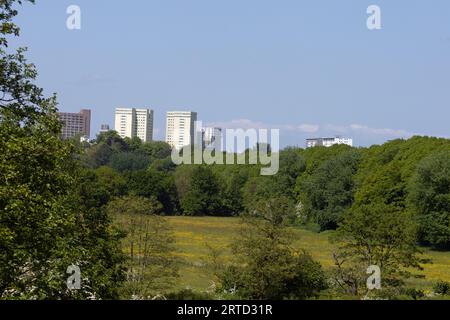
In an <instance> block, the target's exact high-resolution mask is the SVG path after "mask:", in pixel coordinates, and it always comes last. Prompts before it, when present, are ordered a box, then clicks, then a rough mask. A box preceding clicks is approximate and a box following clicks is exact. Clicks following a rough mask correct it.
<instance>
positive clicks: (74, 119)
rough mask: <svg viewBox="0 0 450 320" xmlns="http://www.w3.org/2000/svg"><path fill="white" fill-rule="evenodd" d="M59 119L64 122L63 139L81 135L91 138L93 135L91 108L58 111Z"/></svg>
mask: <svg viewBox="0 0 450 320" xmlns="http://www.w3.org/2000/svg"><path fill="white" fill-rule="evenodd" d="M58 116H59V120H60V121H61V122H62V124H63V127H62V133H61V137H62V138H63V139H70V138H73V137H75V136H77V135H78V136H80V137H83V138H87V139H89V138H90V136H91V110H89V109H82V110H81V111H80V112H78V113H74V112H58Z"/></svg>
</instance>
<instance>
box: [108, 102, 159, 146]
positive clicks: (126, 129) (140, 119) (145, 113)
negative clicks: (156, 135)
mask: <svg viewBox="0 0 450 320" xmlns="http://www.w3.org/2000/svg"><path fill="white" fill-rule="evenodd" d="M115 130H116V131H117V132H118V134H119V135H120V136H121V137H122V138H126V137H128V138H134V137H138V138H139V139H141V140H142V141H143V142H147V141H152V140H153V110H150V109H137V108H116V119H115Z"/></svg>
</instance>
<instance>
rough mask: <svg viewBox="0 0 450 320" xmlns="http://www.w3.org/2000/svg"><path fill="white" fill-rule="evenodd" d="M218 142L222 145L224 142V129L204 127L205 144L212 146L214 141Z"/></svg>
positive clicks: (205, 145)
mask: <svg viewBox="0 0 450 320" xmlns="http://www.w3.org/2000/svg"><path fill="white" fill-rule="evenodd" d="M215 142H216V143H218V144H219V146H220V147H221V144H222V129H221V128H213V127H210V128H203V146H204V147H208V146H212V145H213V144H214V143H215Z"/></svg>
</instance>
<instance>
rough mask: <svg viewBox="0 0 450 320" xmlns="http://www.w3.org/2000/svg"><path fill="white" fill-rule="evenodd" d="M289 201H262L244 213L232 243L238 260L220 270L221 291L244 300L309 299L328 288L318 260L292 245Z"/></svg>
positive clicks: (281, 198)
mask: <svg viewBox="0 0 450 320" xmlns="http://www.w3.org/2000/svg"><path fill="white" fill-rule="evenodd" d="M291 210H292V207H291V206H290V201H287V199H286V198H285V197H284V198H283V197H280V198H272V199H266V200H264V201H261V202H260V203H259V205H258V206H256V207H255V210H254V211H253V212H252V213H251V214H248V215H245V216H243V222H244V224H243V228H242V230H241V235H240V237H239V238H238V239H236V242H235V243H234V246H233V252H234V254H235V257H236V261H234V263H233V264H231V265H228V266H227V267H225V268H223V270H219V271H217V273H218V278H219V280H220V285H221V289H222V290H226V291H228V292H234V293H235V294H237V296H238V297H240V298H244V299H258V300H265V299H306V298H311V297H315V296H316V295H318V294H319V293H320V291H322V290H323V289H325V288H326V287H327V285H326V277H325V274H324V272H323V271H322V268H321V266H320V264H319V263H317V262H315V261H314V260H313V259H312V258H311V256H310V255H309V254H307V253H306V252H303V251H296V250H294V249H293V248H292V241H293V238H292V234H291V232H290V231H289V229H288V228H287V227H286V226H287V222H288V218H289V216H290V214H289V211H291Z"/></svg>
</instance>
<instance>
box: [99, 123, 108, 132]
mask: <svg viewBox="0 0 450 320" xmlns="http://www.w3.org/2000/svg"><path fill="white" fill-rule="evenodd" d="M108 131H110V128H109V124H102V125H101V127H100V133H105V132H108Z"/></svg>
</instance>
